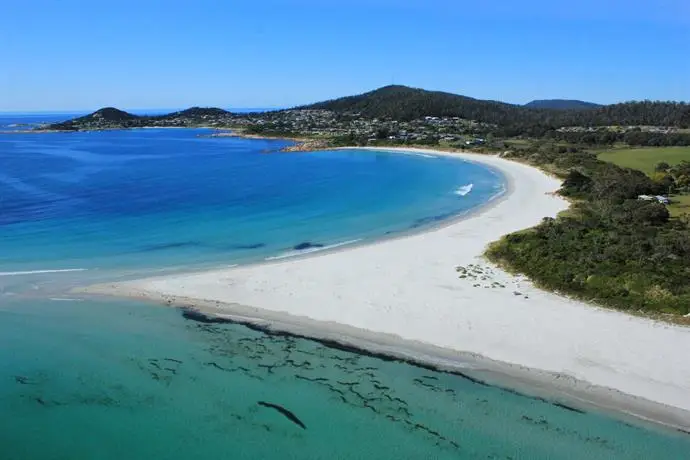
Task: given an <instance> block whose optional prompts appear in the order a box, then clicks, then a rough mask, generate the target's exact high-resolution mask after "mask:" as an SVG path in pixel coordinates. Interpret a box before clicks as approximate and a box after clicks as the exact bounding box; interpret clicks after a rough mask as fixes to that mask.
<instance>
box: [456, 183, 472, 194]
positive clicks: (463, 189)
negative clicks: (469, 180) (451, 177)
mask: <svg viewBox="0 0 690 460" xmlns="http://www.w3.org/2000/svg"><path fill="white" fill-rule="evenodd" d="M473 187H474V184H467V185H463V186H462V187H460V188H458V189H457V190H456V191H455V194H456V195H460V196H465V195H467V194H468V193H470V192H471V191H472V188H473Z"/></svg>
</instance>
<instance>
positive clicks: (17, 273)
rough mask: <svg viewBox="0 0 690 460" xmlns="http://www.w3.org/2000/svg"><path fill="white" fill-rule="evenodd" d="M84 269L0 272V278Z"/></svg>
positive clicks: (81, 270)
mask: <svg viewBox="0 0 690 460" xmlns="http://www.w3.org/2000/svg"><path fill="white" fill-rule="evenodd" d="M86 270H87V269H86V268H64V269H62V270H29V271H23V272H0V276H20V275H38V274H41V273H65V272H83V271H86Z"/></svg>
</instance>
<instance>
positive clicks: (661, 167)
mask: <svg viewBox="0 0 690 460" xmlns="http://www.w3.org/2000/svg"><path fill="white" fill-rule="evenodd" d="M670 168H671V166H670V165H669V164H668V163H666V162H665V161H660V162H658V163H657V164H655V165H654V171H656V172H666V171H668V170H669V169H670Z"/></svg>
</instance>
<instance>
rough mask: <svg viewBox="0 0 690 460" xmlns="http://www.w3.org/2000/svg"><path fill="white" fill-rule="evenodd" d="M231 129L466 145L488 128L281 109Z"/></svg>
mask: <svg viewBox="0 0 690 460" xmlns="http://www.w3.org/2000/svg"><path fill="white" fill-rule="evenodd" d="M233 124H234V125H235V126H240V127H242V126H246V127H253V129H254V130H256V128H257V127H260V128H259V130H261V129H264V130H265V131H267V132H269V131H273V132H292V133H300V134H302V135H306V136H313V137H336V136H344V135H353V136H356V137H358V138H366V139H370V140H372V141H373V140H381V139H387V140H390V141H401V142H404V141H407V142H416V141H425V140H435V141H446V142H463V143H467V144H477V143H483V142H484V139H483V138H481V137H478V136H480V135H481V133H483V132H485V131H487V130H488V129H489V128H490V127H491V125H488V124H486V123H478V122H475V121H472V120H465V119H462V118H458V117H430V116H428V117H423V118H420V119H417V120H411V121H397V120H390V119H382V118H372V119H370V118H363V117H361V116H360V114H359V113H352V112H350V113H336V112H332V111H329V110H300V109H295V110H284V111H280V112H266V113H254V114H245V115H242V116H240V117H237V118H235V119H234V120H233Z"/></svg>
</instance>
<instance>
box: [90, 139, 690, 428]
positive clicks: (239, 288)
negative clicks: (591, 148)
mask: <svg viewBox="0 0 690 460" xmlns="http://www.w3.org/2000/svg"><path fill="white" fill-rule="evenodd" d="M373 150H390V151H395V150H400V149H392V148H387V149H373ZM412 152H416V153H424V154H429V155H444V154H445V155H449V156H453V157H456V158H458V157H459V158H462V159H465V160H469V161H476V162H479V163H483V164H488V166H490V167H495V168H497V169H499V170H500V171H501V172H502V173H503V175H504V177H505V178H506V182H507V184H512V185H513V186H512V187H511V186H508V190H506V193H504V195H503V196H502V197H501V198H499V199H496V200H494V201H495V202H494V203H489V204H488V205H486V206H482V207H481V208H479V209H477V210H476V212H472V213H470V215H469V216H460V218H459V220H457V219H456V220H453V221H451V222H443V223H441V224H440V225H442V226H441V227H435V228H433V229H429V230H426V231H424V232H423V233H418V232H415V233H413V234H411V235H400V236H398V237H396V238H395V239H387V240H384V241H382V242H374V243H370V244H364V245H356V246H346V247H342V248H337V250H336V251H323V252H316V253H313V254H307V255H304V256H301V257H296V258H289V259H283V260H278V261H271V262H270V263H267V264H258V265H250V266H240V267H235V268H231V269H225V270H213V271H208V272H201V273H196V274H187V275H171V276H164V277H157V278H149V279H144V280H134V281H127V282H122V283H110V284H103V285H97V286H92V287H89V288H86V289H84V290H83V292H85V293H91V294H99V295H112V296H120V297H130V298H137V299H143V300H149V301H154V302H158V303H164V304H169V305H176V306H185V307H194V308H197V309H199V310H201V311H204V312H207V313H209V314H214V315H218V316H221V317H224V318H226V319H228V320H232V321H237V322H243V323H250V324H258V325H260V326H261V327H265V328H269V329H271V330H277V331H282V332H287V333H292V334H296V335H301V336H305V337H311V338H315V339H320V340H332V341H334V342H338V343H342V344H346V345H347V346H351V347H354V348H358V349H362V350H369V351H375V352H377V353H379V352H380V353H381V354H384V355H388V356H394V357H397V358H400V359H406V360H410V361H414V362H416V363H418V364H424V363H426V364H430V365H433V366H435V367H438V368H441V369H443V368H444V367H447V368H448V369H451V368H455V369H456V370H457V369H463V368H467V366H468V365H469V366H471V367H472V368H473V371H472V372H476V373H480V374H481V373H486V374H487V375H489V376H490V375H495V376H501V375H502V376H505V377H507V378H508V379H509V380H510V381H511V382H513V383H516V384H517V385H518V386H525V387H527V388H528V389H529V388H538V389H539V391H541V392H544V391H546V392H547V393H548V392H553V393H554V394H555V396H557V397H565V398H567V399H568V398H569V399H574V400H578V401H580V402H583V401H585V402H588V403H589V404H592V405H594V406H596V407H602V408H606V409H613V410H616V411H620V412H624V413H629V414H634V415H635V416H637V417H640V418H644V419H648V420H654V421H656V422H659V423H662V424H666V425H669V426H674V427H678V428H682V429H685V430H687V429H688V428H690V398H687V397H686V396H687V394H690V365H688V364H686V363H687V360H686V359H685V356H684V355H683V352H682V351H683V350H687V349H690V329H687V328H680V327H678V326H671V325H667V324H661V323H656V322H654V321H651V320H647V319H643V318H637V317H631V316H628V315H625V314H622V313H618V312H613V311H609V310H604V309H600V308H596V307H592V306H588V305H585V304H582V303H579V302H575V301H571V300H568V299H565V298H562V297H559V296H557V295H554V294H550V293H546V292H543V291H540V290H538V289H536V288H535V287H534V286H532V285H531V283H529V282H528V281H526V280H524V279H523V278H521V277H515V276H512V275H509V274H507V273H505V272H503V271H502V270H500V269H498V268H496V267H494V266H492V265H489V264H487V263H486V262H485V261H484V260H483V258H482V253H483V251H484V248H485V246H486V244H488V243H489V242H491V241H493V240H496V239H498V238H499V237H501V236H502V235H504V234H506V233H510V232H513V231H517V230H521V229H524V228H528V227H531V226H533V225H535V224H537V223H538V222H539V221H540V220H541V218H543V217H554V216H555V215H556V214H557V213H558V212H559V211H561V210H564V209H566V208H567V206H568V204H567V202H565V200H563V199H562V198H560V197H557V196H553V195H552V194H551V192H553V191H554V190H556V189H557V188H558V186H559V185H560V184H559V183H558V181H557V180H555V179H553V178H550V177H548V176H547V175H546V174H544V173H542V172H541V171H539V170H537V169H535V168H532V167H529V166H526V165H523V164H520V163H515V162H511V161H508V160H505V159H501V158H496V157H489V156H485V155H479V154H466V153H465V154H458V153H450V152H447V153H443V152H439V151H435V150H423V149H418V150H417V149H415V150H412ZM457 266H462V267H463V268H462V270H461V271H460V272H456V267H457ZM511 284H512V286H513V289H510V288H508V285H511ZM661 356H662V357H663V358H664V360H663V361H662V360H661V359H659V357H661ZM489 380H491V378H490V377H489ZM499 380H500V379H499ZM520 382H522V383H520ZM528 393H529V391H528Z"/></svg>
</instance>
